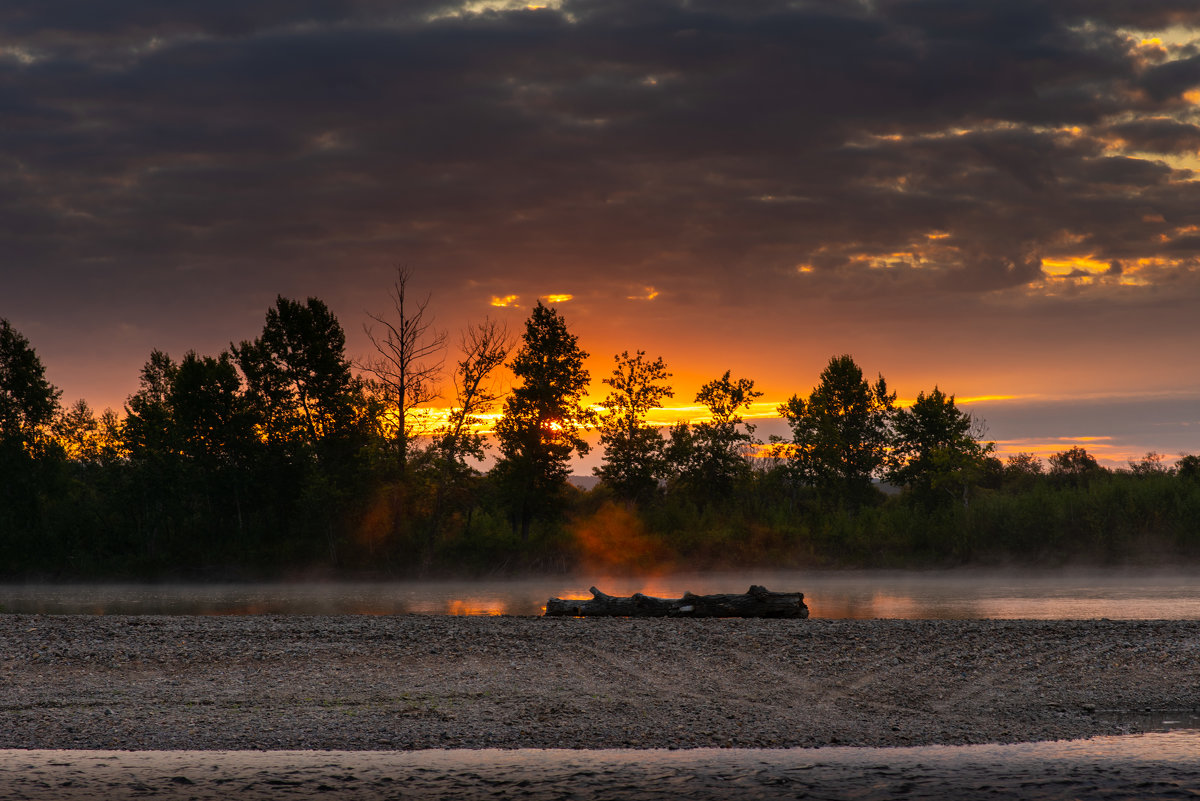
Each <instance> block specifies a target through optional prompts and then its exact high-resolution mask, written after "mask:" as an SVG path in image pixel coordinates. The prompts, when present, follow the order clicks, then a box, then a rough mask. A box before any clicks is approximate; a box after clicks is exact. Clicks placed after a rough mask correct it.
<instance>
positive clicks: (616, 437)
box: [594, 350, 675, 502]
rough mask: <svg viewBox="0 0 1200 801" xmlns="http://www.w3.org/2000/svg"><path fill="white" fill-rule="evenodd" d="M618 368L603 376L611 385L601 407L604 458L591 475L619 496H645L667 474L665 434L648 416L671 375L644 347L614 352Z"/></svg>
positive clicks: (663, 394)
mask: <svg viewBox="0 0 1200 801" xmlns="http://www.w3.org/2000/svg"><path fill="white" fill-rule="evenodd" d="M613 360H614V361H615V362H616V367H614V368H613V371H612V375H611V376H609V377H608V378H605V379H603V381H604V383H605V384H608V385H609V387H611V390H612V391H610V392H609V393H608V397H607V398H605V399H604V401H603V403H602V404H601V406H602V407H603V409H604V411H603V412H601V414H600V443H601V444H602V445H603V446H604V463H603V464H602V465H601V466H600V467H597V468H596V469H595V471H594V472H595V474H596V475H597V476H599V477H600V479H601V480H602V481H603V482H604V483H605V484H606V485H608V486H609V487H611V488H612V490H613V492H614V493H615V494H616V495H617V496H618V497H620V498H623V499H625V500H626V501H629V502H633V501H644V500H646V499H648V498H650V497H652V496H653V495H655V494H656V493H657V492H658V488H659V482H660V481H661V480H662V479H663V478H665V477H666V473H667V464H666V460H665V458H664V455H663V444H664V443H663V436H662V432H661V431H659V429H658V426H654V425H648V424H647V423H646V415H647V414H648V413H649V412H650V410H651V409H656V408H658V407H659V406H661V405H662V402H663V400H664V399H665V398H670V397H673V396H674V394H675V392H674V390H672V389H671V388H670V387H669V386H666V385H665V384H664V383H663V382H665V381H666V380H667V379H669V378H670V377H671V374H670V373H668V372H667V368H666V365H664V364H663V360H662V358H661V357H660V358H656V359H654V360H653V361H650V360H648V359H647V358H646V353H645V351H641V350H639V351H637V353H636V354H634V355H633V356H630V355H629V351H623V352H622V353H621V354H620V355H619V356H614V357H613Z"/></svg>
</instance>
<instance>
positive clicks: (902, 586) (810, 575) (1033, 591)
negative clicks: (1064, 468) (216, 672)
mask: <svg viewBox="0 0 1200 801" xmlns="http://www.w3.org/2000/svg"><path fill="white" fill-rule="evenodd" d="M751 584H761V585H764V586H766V587H767V588H768V589H770V590H775V591H780V592H803V593H805V602H806V603H807V604H808V606H809V608H810V610H811V614H812V617H814V618H834V619H864V618H865V619H872V618H896V619H989V618H994V619H1012V618H1025V619H1047V620H1048V619H1090V618H1110V619H1113V620H1153V619H1170V620H1200V582H1197V581H1196V576H1195V574H1194V573H1193V572H1189V571H1184V570H1179V571H1171V572H1163V571H1148V570H1133V571H1131V570H1087V571H1070V572H1056V571H1023V572H1015V571H985V570H959V571H937V572H930V571H849V572H817V571H745V572H723V573H679V574H670V575H662V576H653V577H630V576H619V577H618V576H602V575H592V576H577V577H563V576H553V577H542V578H529V579H522V580H474V581H468V580H460V581H398V582H370V583H355V582H303V583H256V584H69V585H54V584H21V585H16V584H12V585H0V611H2V612H7V613H22V614H96V615H103V614H108V615H116V614H121V615H126V614H132V615H138V614H165V615H244V614H304V615H341V614H366V615H391V614H433V615H505V614H506V615H540V614H541V613H542V611H543V609H544V606H545V603H546V600H547V599H549V598H553V597H557V598H588V597H591V594H590V592H589V591H588V590H589V588H590V587H592V586H596V587H598V588H599V589H601V590H603V591H604V592H606V593H609V594H610V595H630V594H632V593H635V592H642V593H645V594H647V595H655V596H659V597H679V596H680V595H682V594H683V593H684V592H685V591H690V592H694V593H697V594H709V593H724V592H745V591H746V589H747V588H748V587H749V586H750V585H751Z"/></svg>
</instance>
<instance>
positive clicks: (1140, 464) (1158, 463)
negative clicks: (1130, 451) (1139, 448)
mask: <svg viewBox="0 0 1200 801" xmlns="http://www.w3.org/2000/svg"><path fill="white" fill-rule="evenodd" d="M1129 472H1131V473H1133V474H1134V475H1135V476H1165V475H1169V474H1170V473H1172V472H1174V471H1173V470H1172V469H1171V468H1170V467H1169V466H1168V465H1167V463H1166V459H1165V458H1164V457H1163V455H1162V454H1161V453H1155V452H1154V451H1150V452H1149V453H1147V454H1146V455H1145V456H1143V457H1142V458H1141V459H1138V460H1137V461H1136V462H1135V461H1133V460H1132V459H1131V460H1130V461H1129Z"/></svg>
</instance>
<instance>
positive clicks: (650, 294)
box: [625, 286, 658, 300]
mask: <svg viewBox="0 0 1200 801" xmlns="http://www.w3.org/2000/svg"><path fill="white" fill-rule="evenodd" d="M657 297H658V290H657V289H655V288H654V287H652V286H647V287H642V294H640V295H626V296H625V299H626V300H654V299H655V298H657Z"/></svg>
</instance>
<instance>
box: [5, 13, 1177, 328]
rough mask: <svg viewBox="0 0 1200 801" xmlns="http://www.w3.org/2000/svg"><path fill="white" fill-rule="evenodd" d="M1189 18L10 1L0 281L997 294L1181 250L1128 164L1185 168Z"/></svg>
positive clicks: (18, 293) (15, 289)
mask: <svg viewBox="0 0 1200 801" xmlns="http://www.w3.org/2000/svg"><path fill="white" fill-rule="evenodd" d="M101 6H102V7H101ZM1198 22H1200V10H1198V9H1197V8H1196V5H1195V3H1194V2H1191V0H1188V1H1187V2H1184V1H1183V0H1179V1H1177V2H1166V1H1165V0H1162V1H1157V0H1151V1H1150V2H1139V3H1137V4H1130V3H1126V2H1115V1H1114V2H1110V3H1097V2H1082V0H1079V1H1078V2H1029V1H1027V0H1026V1H1020V0H1017V1H1015V2H1014V0H983V1H981V2H961V1H960V0H921V1H920V2H917V1H915V0H914V1H908V2H900V1H898V0H896V1H891V2H889V1H888V0H878V2H871V3H867V2H854V1H853V0H846V1H845V2H833V1H832V0H827V1H825V2H808V3H785V2H741V3H727V2H682V0H679V1H678V2H665V1H657V0H626V1H625V2H598V1H597V2H566V3H564V4H563V5H562V6H561V8H554V7H551V8H545V9H527V8H515V9H511V10H505V9H503V8H501V7H500V4H497V6H496V8H494V9H493V10H490V11H489V10H482V11H480V12H479V13H457V12H456V9H455V4H453V3H447V2H425V3H413V2H405V3H386V2H382V1H381V0H359V1H357V2H352V1H351V0H346V1H345V2H335V1H334V0H301V1H300V2H295V1H294V0H288V2H262V3H245V2H232V0H220V1H219V2H213V1H212V0H206V1H205V2H203V3H201V2H176V3H161V2H151V1H150V0H145V2H120V1H118V2H112V3H105V4H101V5H98V4H96V3H91V2H83V1H82V0H80V1H79V2H67V1H66V0H51V1H49V2H47V1H46V0H38V2H33V0H23V1H18V2H9V3H5V4H3V7H2V8H0V112H2V114H3V123H2V124H0V191H2V194H0V239H2V241H3V243H4V251H5V252H4V255H3V256H2V257H0V258H2V259H3V260H4V265H3V269H4V272H5V282H6V283H7V284H8V286H9V288H10V290H11V292H12V295H11V296H13V297H18V298H19V299H20V300H21V302H23V303H32V302H35V301H36V300H37V299H38V298H39V297H42V296H49V295H51V294H54V290H56V289H58V288H60V287H62V286H63V285H64V284H65V285H68V286H69V285H71V284H72V283H73V282H75V281H78V282H79V283H80V284H81V285H83V286H88V287H92V288H95V289H96V291H98V292H100V293H101V295H102V296H103V297H104V298H105V299H106V300H108V301H110V302H112V303H114V304H118V305H120V304H125V305H128V306H129V308H130V309H132V308H134V305H133V304H134V303H135V301H136V303H138V304H140V303H144V302H146V301H147V298H148V297H151V298H152V297H153V296H154V293H155V292H157V291H164V292H165V291H168V290H169V288H172V287H176V288H183V289H184V290H185V291H187V290H188V289H189V288H190V289H191V290H193V291H194V292H195V293H196V294H195V297H198V298H201V299H202V298H205V297H208V296H215V295H216V294H217V291H216V290H215V289H214V288H213V287H214V286H218V285H220V286H225V287H230V286H233V287H236V286H240V285H242V284H238V283H237V282H245V284H246V285H251V284H252V285H253V287H254V288H255V290H256V291H260V290H262V289H264V288H271V287H275V286H277V287H278V289H279V290H280V291H288V288H289V287H290V286H292V283H289V282H294V283H297V284H298V283H302V282H299V281H297V280H296V277H297V276H316V275H320V274H322V273H323V272H326V271H330V270H336V271H338V279H339V283H340V284H351V283H354V282H355V281H356V280H360V278H361V276H360V275H359V274H358V273H356V272H355V270H356V269H363V268H362V267H356V266H355V265H364V264H368V263H370V264H372V265H378V264H380V263H388V262H391V261H394V260H396V259H397V258H402V259H405V260H409V261H412V262H415V263H421V264H429V265H435V266H436V267H437V270H436V278H435V280H437V281H441V282H443V284H444V286H445V287H447V288H449V287H460V286H462V285H463V284H464V283H465V282H466V281H468V280H473V281H475V282H477V286H479V287H482V289H481V290H480V291H481V292H484V293H486V292H487V291H496V292H500V291H501V290H503V289H504V288H505V285H508V284H512V285H516V284H522V285H525V286H529V287H534V286H537V287H541V286H544V285H545V284H547V283H549V282H552V281H553V280H558V279H560V278H561V277H562V276H563V274H564V271H566V272H567V273H569V274H573V275H575V276H577V277H578V276H582V275H584V274H587V275H589V276H592V277H590V278H589V279H587V280H588V281H590V282H591V286H592V288H593V290H594V292H596V293H597V296H598V297H599V296H606V295H605V293H607V296H611V297H624V296H625V295H626V294H627V293H628V292H629V291H631V290H629V288H628V287H629V285H631V284H634V283H638V284H646V283H653V284H655V285H656V286H660V285H661V286H660V288H662V289H667V290H674V293H675V294H674V295H673V297H676V298H678V297H682V296H683V292H684V290H685V289H686V290H687V292H688V293H690V296H691V297H695V298H697V299H700V300H711V299H712V298H713V297H715V296H721V297H727V296H728V292H727V290H728V285H729V280H730V279H729V276H731V275H736V276H737V277H738V279H739V281H740V282H741V283H743V284H744V283H747V282H755V281H757V282H759V284H760V285H761V286H763V287H766V288H768V289H769V290H770V291H771V293H772V296H773V297H776V298H782V297H787V296H789V294H794V295H796V296H801V295H803V296H806V297H814V296H821V295H822V294H828V295H829V296H831V297H832V296H835V295H838V294H839V293H847V292H859V291H871V287H875V288H876V290H877V291H878V292H879V293H880V294H889V295H890V294H895V293H904V292H913V293H922V294H925V295H927V294H928V293H931V292H935V291H941V290H945V291H950V292H956V293H962V292H970V293H987V292H992V291H995V290H998V289H1003V288H1005V287H1018V286H1022V285H1027V284H1032V283H1036V282H1038V281H1040V280H1042V272H1041V267H1040V259H1041V258H1042V257H1044V256H1053V255H1059V256H1070V255H1078V256H1084V255H1090V256H1092V257H1094V258H1096V259H1100V260H1113V259H1121V260H1129V261H1130V263H1132V262H1133V261H1136V260H1137V259H1139V258H1149V257H1153V256H1155V255H1157V254H1165V253H1169V254H1170V255H1171V257H1172V258H1193V257H1194V254H1195V251H1196V249H1195V247H1194V243H1192V242H1191V241H1190V239H1188V238H1187V236H1186V232H1183V233H1180V234H1178V235H1176V234H1174V233H1173V232H1174V231H1175V230H1176V229H1178V228H1183V227H1186V226H1188V225H1193V224H1197V223H1200V203H1198V202H1197V201H1200V192H1198V191H1197V189H1196V186H1195V185H1194V184H1192V183H1190V182H1188V181H1187V180H1186V179H1188V178H1190V173H1189V172H1188V170H1187V168H1186V167H1184V166H1183V165H1181V164H1178V163H1174V162H1170V163H1168V162H1163V161H1155V160H1150V159H1146V158H1142V157H1140V156H1138V155H1137V154H1136V153H1133V152H1128V153H1127V152H1123V151H1120V150H1114V149H1113V142H1114V141H1115V140H1117V139H1120V140H1122V141H1124V142H1126V143H1128V147H1129V149H1130V151H1150V152H1156V153H1169V154H1189V153H1194V151H1195V149H1196V143H1197V141H1198V130H1200V129H1197V125H1196V119H1195V111H1194V107H1193V106H1192V105H1191V104H1190V102H1189V101H1187V100H1185V99H1184V95H1185V93H1187V92H1188V91H1189V90H1191V89H1193V88H1196V87H1200V67H1198V66H1197V65H1198V64H1200V56H1197V55H1195V54H1194V53H1190V52H1188V51H1187V50H1186V48H1185V47H1182V46H1176V45H1171V47H1174V48H1175V49H1174V50H1171V49H1170V48H1169V47H1165V46H1164V48H1163V49H1162V51H1161V52H1158V51H1155V53H1153V54H1150V55H1148V54H1147V52H1142V50H1139V47H1140V45H1139V41H1138V36H1140V35H1141V32H1147V31H1153V30H1156V29H1158V28H1162V27H1164V26H1167V25H1195V24H1196V23H1198ZM1126 29H1128V30H1130V31H1134V30H1136V31H1138V32H1139V33H1138V34H1133V33H1126V32H1125V31H1126ZM801 265H804V266H808V267H811V268H812V272H811V274H807V275H805V276H802V277H798V273H797V269H798V268H799V267H800V266H801ZM1115 274H1116V272H1115V271H1114V275H1115ZM356 276H359V277H357V278H356ZM810 279H811V280H810ZM577 280H582V279H578V278H577ZM805 281H806V282H807V283H804V282H805ZM223 282H234V283H233V284H229V283H223ZM230 291H234V290H230ZM329 291H330V292H336V291H337V290H336V289H331V290H329ZM523 291H525V290H523ZM548 291H554V290H552V289H550V290H548ZM577 291H578V290H577ZM80 297H83V298H86V299H87V300H88V301H92V300H94V299H95V297H96V295H94V294H84V295H81V296H80ZM670 297H672V295H671V294H670V293H669V292H668V293H667V294H665V295H664V302H665V301H667V300H669V299H670ZM54 302H55V303H59V304H62V305H61V306H60V308H67V307H69V306H70V304H71V303H72V302H74V303H75V304H76V306H78V305H79V304H81V303H83V302H84V301H83V300H80V299H78V298H76V299H75V300H74V301H72V300H71V299H69V298H68V299H64V298H62V297H56V298H55V301H54ZM3 313H4V310H0V314H3Z"/></svg>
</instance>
